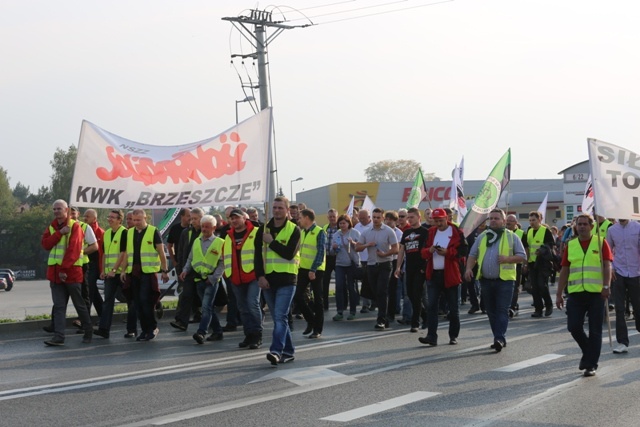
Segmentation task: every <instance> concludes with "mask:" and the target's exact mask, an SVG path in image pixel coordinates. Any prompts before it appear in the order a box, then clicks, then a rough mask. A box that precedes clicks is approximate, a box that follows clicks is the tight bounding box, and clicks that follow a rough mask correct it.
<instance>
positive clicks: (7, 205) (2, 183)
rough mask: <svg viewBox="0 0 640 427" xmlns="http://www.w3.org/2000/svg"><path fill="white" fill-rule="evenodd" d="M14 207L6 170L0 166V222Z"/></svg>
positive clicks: (14, 200)
mask: <svg viewBox="0 0 640 427" xmlns="http://www.w3.org/2000/svg"><path fill="white" fill-rule="evenodd" d="M15 209H16V199H14V197H13V192H12V191H11V186H10V185H9V175H7V171H6V170H5V169H4V168H3V167H1V166H0V224H5V221H6V220H8V219H9V217H10V216H11V214H12V213H13V212H15ZM0 231H1V230H0Z"/></svg>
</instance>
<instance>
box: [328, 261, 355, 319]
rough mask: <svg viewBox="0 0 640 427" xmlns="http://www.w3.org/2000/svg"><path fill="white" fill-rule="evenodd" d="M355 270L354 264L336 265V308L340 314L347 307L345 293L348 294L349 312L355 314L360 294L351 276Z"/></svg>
mask: <svg viewBox="0 0 640 427" xmlns="http://www.w3.org/2000/svg"><path fill="white" fill-rule="evenodd" d="M355 270H356V266H355V264H351V265H350V266H347V267H345V266H343V265H336V308H337V311H338V313H340V314H342V312H343V311H345V310H346V309H347V303H346V301H345V295H349V312H350V313H351V314H356V307H357V306H358V301H359V300H360V296H359V295H358V291H357V290H356V282H355V279H354V277H353V275H354V273H355ZM325 277H326V276H325ZM345 289H346V292H345Z"/></svg>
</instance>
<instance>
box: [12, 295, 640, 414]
mask: <svg viewBox="0 0 640 427" xmlns="http://www.w3.org/2000/svg"><path fill="white" fill-rule="evenodd" d="M3 296H4V295H3ZM530 301H531V299H530V297H529V296H528V295H527V296H525V295H523V297H522V301H521V306H522V307H526V308H528V309H525V310H522V311H521V316H519V317H518V318H516V319H515V320H514V321H512V322H511V324H510V326H509V334H508V347H507V348H505V349H504V350H503V351H502V352H501V353H497V354H496V353H495V352H493V351H492V350H490V349H489V348H488V347H489V344H490V343H491V341H492V339H491V334H490V330H489V325H488V321H487V319H486V317H485V316H483V315H468V314H466V310H465V311H464V312H465V314H463V315H462V330H461V333H460V338H459V344H458V345H457V346H450V345H448V344H447V342H448V340H447V339H446V336H447V333H446V328H447V323H446V322H443V323H441V327H440V341H441V342H440V345H438V346H437V347H426V346H424V345H422V344H420V343H419V342H418V340H417V338H418V336H421V335H423V334H424V331H421V332H420V333H419V334H415V333H413V334H412V333H409V332H408V329H407V328H405V327H403V326H401V325H398V324H397V323H394V324H393V325H392V328H391V329H389V330H386V331H384V332H379V331H374V330H373V325H374V320H375V314H372V313H369V314H366V315H358V318H357V320H355V321H349V322H347V321H343V322H333V321H331V320H330V318H331V316H332V315H333V314H334V313H333V312H329V313H327V316H326V318H327V322H326V324H325V331H324V334H323V336H322V338H321V339H318V340H310V339H307V338H304V337H303V336H302V329H303V328H304V324H303V321H297V322H296V323H295V330H294V332H293V335H294V342H295V345H296V347H297V352H296V360H295V361H294V362H292V363H289V364H286V365H280V366H278V367H277V368H273V367H271V365H270V364H269V363H268V362H267V360H266V359H265V354H266V352H267V350H268V345H269V342H270V334H271V326H272V324H271V322H270V321H269V322H267V323H266V330H265V338H266V339H265V345H264V346H263V348H262V349H260V350H255V351H251V350H242V349H239V348H238V347H237V343H238V342H239V341H241V338H242V337H241V333H240V332H236V333H227V334H225V339H224V340H223V341H221V342H215V343H206V344H205V345H197V344H195V341H193V340H192V338H191V334H192V333H193V332H195V327H194V325H192V326H191V327H190V331H189V332H187V333H184V332H175V331H174V330H172V328H171V327H170V326H169V325H168V321H169V319H166V318H165V319H163V320H162V322H161V324H160V329H161V332H160V335H159V337H158V338H157V339H156V340H154V341H151V342H132V341H130V340H127V339H125V338H123V337H122V334H123V333H124V325H122V324H120V323H118V324H116V325H115V328H116V330H115V331H114V332H113V333H112V338H111V339H109V340H104V339H101V338H94V342H93V344H89V345H86V344H85V345H83V344H81V343H80V340H81V336H80V335H74V334H70V335H69V336H68V337H67V345H66V346H65V347H62V348H48V347H45V346H44V345H43V343H42V342H43V340H44V339H46V337H47V335H46V334H44V333H42V332H40V331H36V330H33V329H31V330H25V331H23V332H11V333H2V332H1V331H0V345H1V347H0V348H1V349H2V351H1V352H0V414H1V417H0V425H7V426H34V425H48V426H81V425H87V426H88V425H90V426H123V425H180V426H196V425H198V426H201V425H211V426H218V425H220V426H236V425H243V426H258V425H261V426H262V425H270V426H333V425H345V424H346V425H356V426H359V425H367V426H425V425H432V426H523V427H533V426H541V427H542V426H602V425H612V426H637V425H638V421H637V420H638V417H639V415H640V407H639V406H638V405H637V396H638V395H640V385H639V384H640V382H638V381H637V380H638V378H639V376H640V372H639V370H638V347H637V340H638V337H637V333H636V332H635V331H634V332H633V336H632V337H631V348H630V352H629V353H628V354H626V355H613V354H612V353H611V350H610V348H609V345H608V339H607V343H606V344H604V345H603V355H602V358H601V365H600V369H599V370H598V374H597V376H595V377H593V378H584V377H582V376H581V373H580V371H578V369H577V366H578V360H579V350H578V347H577V345H576V344H575V343H574V341H573V340H572V338H571V336H570V335H569V333H568V332H567V331H566V318H565V315H564V314H563V313H561V312H558V311H554V313H553V316H552V317H550V318H547V319H532V318H530V317H529V316H530V313H531V309H530V307H529V304H530ZM464 308H465V307H463V309H464ZM466 308H467V309H468V306H466ZM629 326H630V327H631V324H630V325H629ZM631 330H633V327H631ZM70 332H71V331H70Z"/></svg>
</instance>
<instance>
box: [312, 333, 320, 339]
mask: <svg viewBox="0 0 640 427" xmlns="http://www.w3.org/2000/svg"><path fill="white" fill-rule="evenodd" d="M321 336H322V334H321V333H320V332H314V333H312V334H311V335H309V338H311V339H316V338H320V337H321Z"/></svg>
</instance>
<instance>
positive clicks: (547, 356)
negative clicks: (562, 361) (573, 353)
mask: <svg viewBox="0 0 640 427" xmlns="http://www.w3.org/2000/svg"><path fill="white" fill-rule="evenodd" d="M561 357H564V354H555V353H550V354H544V355H542V356H538V357H534V358H533V359H529V360H523V361H522V362H518V363H514V364H512V365H507V366H503V367H502V368H497V369H494V370H493V371H495V372H515V371H519V370H520V369H524V368H530V367H531V366H536V365H539V364H541V363H545V362H548V361H550V360H555V359H559V358H561Z"/></svg>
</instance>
